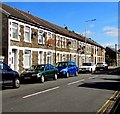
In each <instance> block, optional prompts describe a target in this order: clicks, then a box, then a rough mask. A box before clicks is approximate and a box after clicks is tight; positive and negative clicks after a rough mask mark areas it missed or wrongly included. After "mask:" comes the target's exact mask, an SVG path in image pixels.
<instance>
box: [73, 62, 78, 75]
mask: <svg viewBox="0 0 120 114" xmlns="http://www.w3.org/2000/svg"><path fill="white" fill-rule="evenodd" d="M72 68H73V69H72V70H73V74H75V73H76V71H77V66H76V64H75V62H73V66H72Z"/></svg>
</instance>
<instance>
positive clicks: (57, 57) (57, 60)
mask: <svg viewBox="0 0 120 114" xmlns="http://www.w3.org/2000/svg"><path fill="white" fill-rule="evenodd" d="M57 62H59V53H57V54H56V63H57Z"/></svg>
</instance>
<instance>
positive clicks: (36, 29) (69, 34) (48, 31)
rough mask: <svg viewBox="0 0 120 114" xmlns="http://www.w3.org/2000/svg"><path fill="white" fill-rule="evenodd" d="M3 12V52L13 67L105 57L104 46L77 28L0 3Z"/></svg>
mask: <svg viewBox="0 0 120 114" xmlns="http://www.w3.org/2000/svg"><path fill="white" fill-rule="evenodd" d="M0 6H1V7H0V13H1V15H2V48H1V49H2V55H1V56H3V57H4V61H5V62H6V63H8V64H9V65H10V66H11V67H12V68H13V69H14V70H16V71H19V72H21V71H23V70H24V69H26V68H29V67H30V66H31V65H33V64H42V63H51V64H54V65H55V63H56V62H58V61H67V60H71V61H75V62H76V64H77V65H78V66H80V65H81V64H82V63H83V62H91V61H92V62H95V63H97V62H103V61H105V49H104V48H103V47H102V46H101V45H99V44H98V43H96V42H94V41H93V40H91V39H89V38H86V37H84V36H82V35H80V34H77V33H75V32H74V31H70V30H68V28H67V27H65V28H62V27H60V26H57V25H55V24H52V23H50V22H47V21H45V20H43V19H40V18H38V17H36V16H33V15H31V14H29V13H26V12H23V11H21V10H19V9H16V8H13V7H10V6H8V5H5V4H1V5H0Z"/></svg>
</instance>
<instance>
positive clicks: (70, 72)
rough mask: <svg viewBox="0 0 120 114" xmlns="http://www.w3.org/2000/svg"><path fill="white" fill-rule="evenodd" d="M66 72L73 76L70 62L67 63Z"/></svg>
mask: <svg viewBox="0 0 120 114" xmlns="http://www.w3.org/2000/svg"><path fill="white" fill-rule="evenodd" d="M68 71H69V74H70V75H72V74H73V65H72V63H71V62H69V63H68Z"/></svg>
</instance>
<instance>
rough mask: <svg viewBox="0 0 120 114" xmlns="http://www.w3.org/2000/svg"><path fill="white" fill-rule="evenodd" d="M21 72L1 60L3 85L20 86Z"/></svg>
mask: <svg viewBox="0 0 120 114" xmlns="http://www.w3.org/2000/svg"><path fill="white" fill-rule="evenodd" d="M19 77H20V76H19V73H18V72H16V71H14V70H12V69H11V68H10V67H9V66H8V65H7V64H6V63H4V62H1V61H0V84H1V86H3V87H4V86H13V87H14V88H19V87H20V80H19Z"/></svg>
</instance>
